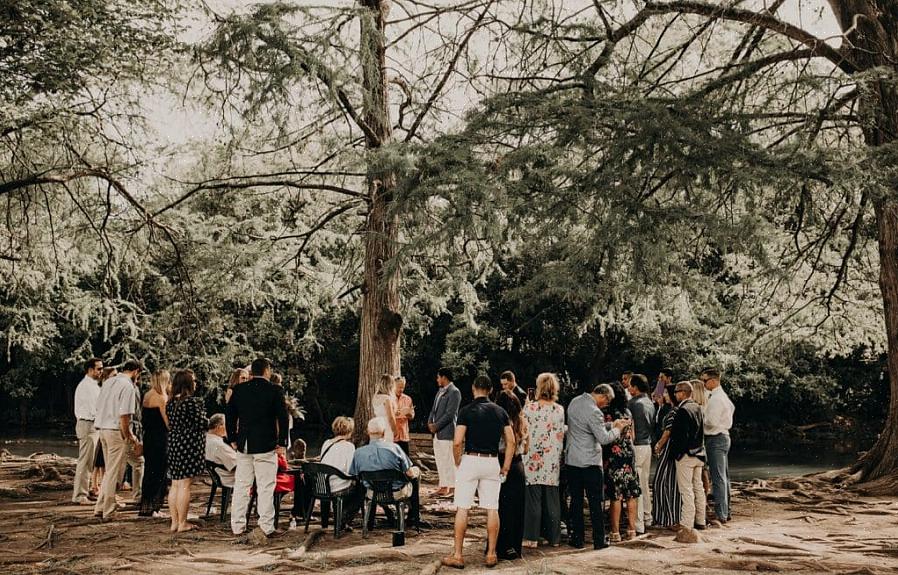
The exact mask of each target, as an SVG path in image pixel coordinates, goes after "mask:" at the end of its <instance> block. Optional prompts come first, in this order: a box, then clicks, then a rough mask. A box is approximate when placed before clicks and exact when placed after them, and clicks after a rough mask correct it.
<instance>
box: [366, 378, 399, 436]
mask: <svg viewBox="0 0 898 575" xmlns="http://www.w3.org/2000/svg"><path fill="white" fill-rule="evenodd" d="M393 386H394V380H393V376H392V375H387V374H384V375H382V376H380V383H378V385H377V393H376V394H375V395H374V397H372V398H371V408H372V410H373V411H374V417H383V418H384V421H386V422H387V424H388V425H387V429H386V432H385V433H384V441H388V442H390V443H392V442H393V437H394V435H395V434H396V433H398V431H399V429H398V426H397V423H396V399H395V398H396V395H395V393H394V392H393Z"/></svg>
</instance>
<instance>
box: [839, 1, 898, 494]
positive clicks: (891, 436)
mask: <svg viewBox="0 0 898 575" xmlns="http://www.w3.org/2000/svg"><path fill="white" fill-rule="evenodd" d="M829 4H830V6H831V7H832V9H833V13H834V14H835V16H836V19H837V20H838V22H839V25H840V27H841V28H842V31H843V33H844V34H845V39H844V40H843V45H842V49H841V50H842V52H843V54H845V55H846V56H847V57H848V58H849V59H850V60H852V61H853V62H854V63H855V65H856V67H857V70H858V73H864V72H866V75H865V76H864V77H863V78H862V79H859V80H858V89H859V94H860V101H859V106H858V111H859V114H860V116H861V121H862V123H863V125H862V128H863V131H864V140H865V142H866V144H867V145H868V146H871V147H878V146H882V145H885V144H891V143H893V142H894V141H895V140H896V138H898V90H896V88H895V85H894V81H893V80H892V79H887V78H885V75H886V72H888V73H890V75H891V76H892V78H894V75H895V74H896V73H898V64H896V63H898V59H896V57H898V2H896V1H895V0H829ZM873 70H879V71H881V72H879V73H875V72H874V73H871V71H873ZM874 211H875V216H876V229H877V241H878V244H879V259H880V261H879V265H880V269H879V287H880V290H881V292H882V299H883V310H884V313H885V328H886V339H887V344H888V361H887V366H888V368H887V369H888V375H889V391H890V397H889V411H888V416H887V418H886V422H885V426H884V428H883V431H882V433H881V434H880V436H879V438H878V439H877V441H876V443H875V444H874V446H873V448H872V449H870V451H868V452H867V453H866V454H865V455H864V456H863V457H862V458H861V459H860V460H859V461H858V462H857V464H855V466H854V468H853V469H852V471H853V472H855V473H856V472H860V477H861V480H862V481H866V482H869V481H877V480H878V481H879V482H880V483H881V484H882V487H884V488H885V489H884V490H885V491H894V490H895V489H896V488H898V182H896V181H892V182H888V184H887V185H886V186H885V189H884V190H883V191H882V193H881V194H878V197H877V199H876V201H875V202H874Z"/></svg>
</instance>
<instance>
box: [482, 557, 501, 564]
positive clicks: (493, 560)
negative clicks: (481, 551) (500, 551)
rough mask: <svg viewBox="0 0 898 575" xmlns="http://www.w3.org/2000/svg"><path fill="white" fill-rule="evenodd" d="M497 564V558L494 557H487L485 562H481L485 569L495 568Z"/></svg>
mask: <svg viewBox="0 0 898 575" xmlns="http://www.w3.org/2000/svg"><path fill="white" fill-rule="evenodd" d="M498 563H499V558H498V557H497V556H495V555H487V556H486V560H485V561H484V562H483V564H484V565H486V566H487V567H495V566H496V565H497V564H498Z"/></svg>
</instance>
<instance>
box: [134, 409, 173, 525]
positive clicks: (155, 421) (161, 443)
mask: <svg viewBox="0 0 898 575" xmlns="http://www.w3.org/2000/svg"><path fill="white" fill-rule="evenodd" d="M142 411H143V418H142V419H143V460H144V463H143V486H142V490H141V492H142V494H141V497H140V510H139V511H138V515H142V516H144V517H148V516H152V515H153V512H155V511H159V510H160V509H162V505H163V504H164V503H165V492H166V486H167V483H168V482H167V480H166V473H165V472H166V469H167V467H168V465H167V461H166V452H167V446H168V429H166V427H165V420H163V419H162V413H161V412H160V410H159V408H158V407H144V408H143V410H142Z"/></svg>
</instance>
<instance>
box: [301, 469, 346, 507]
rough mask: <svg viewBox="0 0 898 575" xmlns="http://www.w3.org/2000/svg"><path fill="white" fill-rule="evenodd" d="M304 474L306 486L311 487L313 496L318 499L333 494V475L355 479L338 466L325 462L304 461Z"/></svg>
mask: <svg viewBox="0 0 898 575" xmlns="http://www.w3.org/2000/svg"><path fill="white" fill-rule="evenodd" d="M302 474H303V476H304V478H305V484H306V488H308V489H310V490H311V492H312V493H311V494H312V496H313V497H316V498H318V499H322V498H324V499H326V498H330V497H331V496H332V495H333V494H332V492H331V482H330V479H331V477H338V478H340V479H353V478H352V477H349V476H348V475H346V474H345V473H343V472H342V471H340V470H339V469H337V468H336V467H333V466H331V465H326V464H324V463H313V462H306V463H303V464H302Z"/></svg>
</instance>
